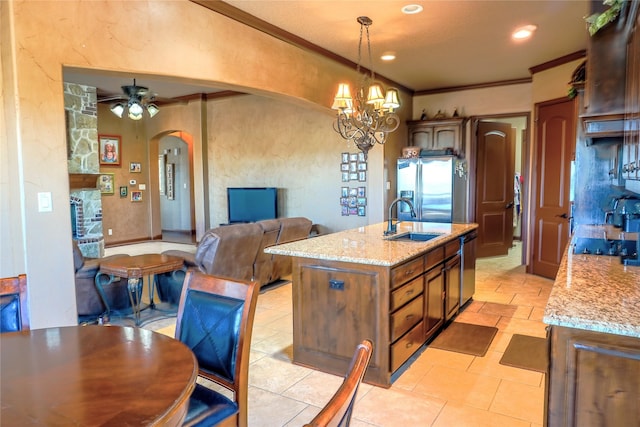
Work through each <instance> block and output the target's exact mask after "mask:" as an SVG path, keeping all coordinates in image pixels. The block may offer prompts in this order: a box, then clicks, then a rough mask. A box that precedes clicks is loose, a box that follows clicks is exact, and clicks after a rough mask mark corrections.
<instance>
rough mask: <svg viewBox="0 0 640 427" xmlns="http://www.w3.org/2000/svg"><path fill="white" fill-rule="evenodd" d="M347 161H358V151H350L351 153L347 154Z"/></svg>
mask: <svg viewBox="0 0 640 427" xmlns="http://www.w3.org/2000/svg"><path fill="white" fill-rule="evenodd" d="M349 161H351V162H357V161H358V153H351V154H349Z"/></svg>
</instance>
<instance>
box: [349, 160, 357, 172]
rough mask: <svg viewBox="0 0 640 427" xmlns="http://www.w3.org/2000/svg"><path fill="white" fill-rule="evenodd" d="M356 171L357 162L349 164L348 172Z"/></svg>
mask: <svg viewBox="0 0 640 427" xmlns="http://www.w3.org/2000/svg"><path fill="white" fill-rule="evenodd" d="M357 170H358V163H357V162H351V163H349V172H355V171H357Z"/></svg>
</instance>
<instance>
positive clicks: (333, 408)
mask: <svg viewBox="0 0 640 427" xmlns="http://www.w3.org/2000/svg"><path fill="white" fill-rule="evenodd" d="M372 352H373V344H372V343H371V341H369V340H364V341H362V342H361V343H360V344H358V346H357V347H356V351H355V353H354V354H353V358H352V359H351V365H349V369H348V370H347V374H346V376H345V378H344V381H343V382H342V385H340V387H339V388H338V390H337V391H336V392H335V393H334V395H333V397H332V398H331V400H329V403H327V404H326V405H325V407H324V408H322V409H321V410H320V413H318V415H316V416H315V418H314V419H313V420H311V422H310V423H309V424H305V425H304V427H342V426H348V425H349V424H350V422H351V414H352V412H353V405H354V403H355V401H356V395H357V394H358V387H360V383H361V382H362V378H364V374H365V372H366V370H367V365H368V364H369V359H371V353H372Z"/></svg>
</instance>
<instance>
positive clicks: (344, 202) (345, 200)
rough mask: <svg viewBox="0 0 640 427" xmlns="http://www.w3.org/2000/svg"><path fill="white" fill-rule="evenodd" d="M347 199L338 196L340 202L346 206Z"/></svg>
mask: <svg viewBox="0 0 640 427" xmlns="http://www.w3.org/2000/svg"><path fill="white" fill-rule="evenodd" d="M348 200H349V198H348V197H340V204H341V205H342V206H347V205H348V204H349V202H348Z"/></svg>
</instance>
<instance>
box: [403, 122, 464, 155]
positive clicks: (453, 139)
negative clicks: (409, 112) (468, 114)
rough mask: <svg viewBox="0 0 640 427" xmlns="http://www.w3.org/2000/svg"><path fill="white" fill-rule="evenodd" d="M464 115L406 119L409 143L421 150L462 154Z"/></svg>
mask: <svg viewBox="0 0 640 427" xmlns="http://www.w3.org/2000/svg"><path fill="white" fill-rule="evenodd" d="M466 121H467V119H466V118H464V117H452V118H449V119H442V120H414V121H408V122H407V127H408V129H409V145H410V146H413V147H420V150H421V151H436V152H441V154H445V153H449V152H451V154H457V155H464V124H465V122H466Z"/></svg>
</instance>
